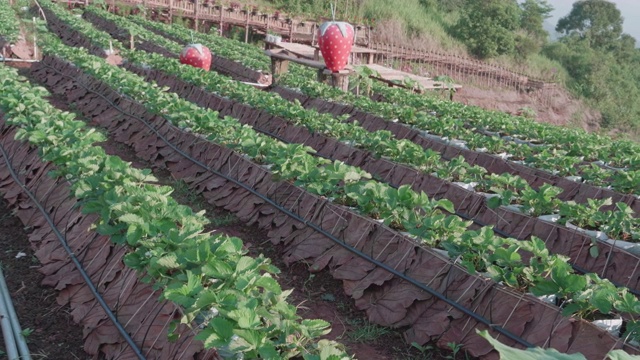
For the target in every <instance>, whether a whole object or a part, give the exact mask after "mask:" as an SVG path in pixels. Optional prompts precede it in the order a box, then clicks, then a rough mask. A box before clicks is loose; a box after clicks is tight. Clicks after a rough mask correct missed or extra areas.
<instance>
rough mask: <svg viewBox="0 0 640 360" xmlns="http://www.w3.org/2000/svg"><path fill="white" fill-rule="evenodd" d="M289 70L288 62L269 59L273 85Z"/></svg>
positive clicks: (273, 58) (273, 57)
mask: <svg viewBox="0 0 640 360" xmlns="http://www.w3.org/2000/svg"><path fill="white" fill-rule="evenodd" d="M288 70H289V60H285V59H278V58H276V57H275V56H272V57H271V74H273V83H274V84H275V83H276V82H277V81H278V79H279V78H280V76H281V75H282V74H286V73H287V71H288Z"/></svg>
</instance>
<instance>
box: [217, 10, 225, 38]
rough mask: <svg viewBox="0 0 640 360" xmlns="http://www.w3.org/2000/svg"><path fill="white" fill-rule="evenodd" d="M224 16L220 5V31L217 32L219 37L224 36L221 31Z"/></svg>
mask: <svg viewBox="0 0 640 360" xmlns="http://www.w3.org/2000/svg"><path fill="white" fill-rule="evenodd" d="M223 14H224V6H222V5H220V30H219V31H218V32H219V33H220V36H224V34H223V33H224V32H223V31H222V17H223Z"/></svg>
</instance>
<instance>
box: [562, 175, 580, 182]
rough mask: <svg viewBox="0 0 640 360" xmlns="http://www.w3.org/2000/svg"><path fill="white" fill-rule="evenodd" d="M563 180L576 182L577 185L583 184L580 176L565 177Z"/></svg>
mask: <svg viewBox="0 0 640 360" xmlns="http://www.w3.org/2000/svg"><path fill="white" fill-rule="evenodd" d="M565 179H567V180H571V181H575V182H578V183H581V182H583V180H582V176H565Z"/></svg>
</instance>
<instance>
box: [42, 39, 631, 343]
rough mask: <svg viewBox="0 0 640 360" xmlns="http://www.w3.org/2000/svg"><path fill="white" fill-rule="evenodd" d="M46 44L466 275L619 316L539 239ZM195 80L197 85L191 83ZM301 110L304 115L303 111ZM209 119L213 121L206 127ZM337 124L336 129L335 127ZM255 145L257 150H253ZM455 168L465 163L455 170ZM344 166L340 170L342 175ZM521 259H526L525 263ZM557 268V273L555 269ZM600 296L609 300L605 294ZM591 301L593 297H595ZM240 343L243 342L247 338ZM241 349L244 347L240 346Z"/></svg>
mask: <svg viewBox="0 0 640 360" xmlns="http://www.w3.org/2000/svg"><path fill="white" fill-rule="evenodd" d="M48 46H49V47H50V48H51V49H50V50H49V51H51V52H52V53H56V54H60V56H63V57H65V58H67V59H69V60H71V61H73V62H74V63H75V64H76V65H77V66H79V67H81V68H82V69H83V70H84V71H86V72H89V73H92V74H93V75H94V76H96V77H99V78H101V79H102V80H103V81H106V82H108V83H110V84H111V86H117V87H118V88H119V89H121V90H122V92H123V93H124V94H127V95H128V96H131V97H133V98H134V99H136V100H137V101H140V102H142V103H144V104H145V106H147V109H149V110H150V111H153V112H154V113H157V114H165V116H167V118H168V119H169V120H171V121H174V123H177V124H181V126H189V127H190V128H191V129H192V130H193V131H194V132H198V133H201V134H203V136H205V137H207V138H208V139H210V140H211V141H221V142H223V143H224V144H226V145H228V146H231V147H233V148H234V149H236V150H237V151H240V152H244V148H243V140H241V139H240V138H239V137H238V134H242V135H243V136H244V135H246V136H247V137H249V138H250V139H251V140H250V141H248V142H247V144H246V146H247V147H246V149H247V150H250V149H254V150H251V151H254V152H255V154H256V155H259V156H260V161H261V162H262V163H263V164H269V165H273V169H274V171H275V172H278V171H280V173H279V176H281V178H282V179H284V180H290V181H295V182H297V183H298V184H299V185H300V186H304V187H307V186H309V185H311V186H312V187H314V189H318V190H317V191H318V192H322V193H325V191H326V196H327V197H334V195H335V199H339V198H340V199H345V200H343V201H344V203H347V204H349V205H357V206H358V209H359V210H360V211H361V212H363V213H365V214H369V215H371V216H374V217H379V218H380V219H383V221H384V222H387V224H389V225H392V226H396V227H397V228H398V229H405V230H408V231H409V232H410V234H412V235H413V236H416V237H417V238H419V239H420V240H421V241H424V242H425V243H426V244H428V245H439V246H442V247H444V248H446V249H447V250H448V251H449V253H450V255H451V256H453V257H460V259H461V261H462V263H463V264H464V265H465V266H466V267H467V268H468V269H469V271H470V272H476V271H477V272H483V273H486V274H487V275H488V276H490V277H491V278H492V279H494V280H495V281H498V282H503V283H504V284H506V285H509V286H513V287H515V288H517V289H520V290H526V289H536V292H537V293H540V294H549V293H550V294H557V295H559V296H561V297H563V299H564V301H565V303H564V305H563V306H564V308H565V310H566V309H567V307H568V306H569V305H572V304H577V307H576V305H572V306H571V307H569V310H566V312H567V313H572V312H573V313H574V314H584V315H589V314H595V313H596V312H600V311H601V310H602V311H605V310H607V309H609V308H608V305H607V304H606V303H605V302H604V301H603V302H600V300H599V299H601V298H602V297H606V298H607V299H611V303H612V304H613V305H612V307H611V308H610V311H620V310H619V309H618V307H617V306H618V305H620V304H622V302H621V301H622V300H621V299H622V298H623V296H624V291H625V290H624V289H618V288H615V287H611V284H610V282H608V281H607V280H600V279H599V278H598V277H597V276H595V275H593V274H591V275H588V276H584V275H579V274H576V273H574V272H573V270H572V269H571V268H570V266H569V265H568V259H567V258H566V257H564V256H559V255H551V254H549V253H548V251H546V249H544V243H543V242H542V241H541V240H539V239H535V238H534V239H531V240H524V241H518V240H515V239H511V238H500V237H497V236H495V235H494V234H493V231H492V229H491V228H489V227H485V228H482V229H480V230H468V229H467V226H468V225H469V224H468V223H467V222H464V221H462V220H460V219H459V218H458V217H455V216H450V215H447V214H446V213H447V212H453V210H454V209H452V207H451V206H450V203H447V202H446V201H444V202H442V201H441V202H435V201H433V200H429V199H426V197H424V196H423V195H422V194H416V193H413V192H412V191H410V190H409V189H408V188H401V189H393V188H391V187H388V186H385V184H381V183H378V182H374V181H370V180H367V177H368V176H367V175H365V174H364V173H358V172H357V171H355V170H354V171H351V170H350V169H348V168H347V167H343V166H342V165H341V164H337V163H335V162H334V165H335V169H333V170H332V171H331V172H329V170H327V169H328V166H327V165H328V164H327V163H326V161H324V160H323V161H320V160H312V159H313V158H311V157H309V156H308V155H309V154H308V153H307V151H308V149H304V148H303V147H300V146H299V147H298V148H297V149H296V148H295V147H294V146H288V145H285V144H282V143H279V142H276V141H273V140H270V139H264V140H262V139H261V140H260V141H256V139H257V138H256V137H255V136H257V135H253V134H251V129H250V128H248V127H247V128H245V127H242V126H239V125H238V124H237V122H235V120H233V119H231V118H229V117H226V118H224V119H218V118H217V117H216V116H214V115H213V114H212V112H210V111H207V110H204V109H201V108H198V107H196V106H193V105H190V104H188V103H186V102H184V101H181V100H180V99H179V98H177V97H176V96H175V94H173V95H172V94H167V93H166V92H163V91H161V90H159V89H158V88H157V87H154V86H151V85H150V84H148V83H146V82H145V81H144V80H142V79H140V78H138V77H137V76H135V75H131V74H128V73H126V72H124V71H122V70H121V69H118V68H110V67H106V66H104V65H101V64H99V61H97V60H94V59H93V58H92V57H89V56H87V55H86V54H84V53H83V52H81V51H78V50H76V49H68V48H66V47H61V46H59V44H56V42H55V41H54V40H51V41H49V45H48ZM127 56H130V57H138V56H139V57H140V58H139V60H138V61H140V62H144V63H146V64H151V65H153V66H158V68H161V69H163V70H165V69H166V70H167V71H170V70H172V69H173V71H178V70H179V71H181V72H184V73H186V74H189V75H190V76H193V77H194V78H195V77H196V75H195V73H192V74H190V72H189V70H193V71H197V70H195V69H182V68H180V65H179V64H178V65H176V64H175V63H176V62H175V61H174V62H171V61H170V60H167V59H162V60H161V59H159V58H158V57H154V56H148V55H147V54H141V53H137V52H130V54H127ZM143 56H146V58H144V59H143ZM96 61H97V63H96ZM207 80H208V81H211V83H209V85H211V86H213V85H215V86H218V87H219V88H223V89H231V90H233V88H232V85H229V82H228V81H227V80H225V79H224V78H218V77H211V78H209V77H207ZM193 81H196V79H194V80H193ZM234 86H235V85H234ZM234 94H238V95H237V96H248V97H251V98H252V99H251V101H256V100H255V99H258V98H259V96H260V94H257V93H253V92H250V90H247V89H244V88H243V89H242V91H238V92H237V93H234ZM248 94H250V95H248ZM264 100H265V101H264V104H266V106H273V107H274V108H275V107H277V108H278V109H281V108H282V109H283V107H282V106H281V105H279V103H278V101H280V102H281V100H277V99H276V97H264ZM279 111H284V110H279ZM300 111H301V112H302V110H300ZM211 122H215V124H211ZM334 124H337V125H341V124H340V123H335V122H334ZM314 126H318V127H321V126H323V125H322V124H317V123H316V125H314ZM224 127H229V128H231V129H233V130H226V131H223V135H221V136H219V134H218V133H216V132H212V133H210V132H209V129H219V128H224ZM323 129H327V131H329V127H327V126H325V127H323ZM342 129H346V128H342ZM362 134H366V133H362ZM234 135H235V136H236V137H234ZM345 135H346V132H345ZM256 144H260V145H259V146H258V147H257V148H256ZM255 149H259V150H255ZM292 157H296V161H295V162H296V164H294V163H293V162H292V161H290V158H292ZM307 159H308V160H307ZM307 161H308V162H307ZM298 162H299V164H297V163H298ZM460 167H461V168H462V167H464V166H463V165H460ZM318 169H321V171H318ZM342 169H344V170H345V171H344V172H343V171H342ZM465 171H466V169H465ZM309 174H320V176H322V178H321V180H322V181H324V180H325V179H328V181H329V182H330V183H331V184H332V185H333V184H338V185H337V188H338V190H337V191H335V192H330V190H329V187H328V186H327V187H322V186H319V185H318V183H317V182H314V181H313V179H312V176H310V175H309ZM339 179H342V180H339ZM351 179H353V180H351ZM509 186H513V185H509ZM394 191H395V192H394ZM387 198H393V200H391V202H392V203H393V204H394V205H393V206H390V205H389V204H388V201H389V200H388V199H387ZM518 250H522V251H528V252H531V253H532V254H534V255H535V256H533V257H522V256H521V255H520V254H519V252H518ZM145 254H146V253H145ZM139 255H143V254H139ZM161 256H162V258H163V259H164V260H163V261H162V263H165V261H166V263H165V264H168V265H172V264H173V262H172V261H171V258H167V259H165V257H166V256H169V255H164V254H161ZM523 259H528V260H527V262H525V261H523ZM563 264H564V265H563ZM556 267H558V268H557V269H556ZM554 269H555V270H554ZM563 274H564V275H563ZM569 275H571V276H569ZM187 278H188V276H187ZM576 279H580V280H576ZM583 285H584V286H583ZM180 289H183V288H180ZM190 291H191V290H189V288H184V291H183V293H189V292H190ZM589 292H590V293H592V294H598V295H597V296H595V297H594V300H591V298H590V297H589V296H587V295H588V293H589ZM603 294H608V295H606V296H604V295H603ZM595 298H597V299H598V300H595ZM587 299H589V300H587ZM626 306H627V307H633V306H634V305H633V304H628V305H626ZM216 310H217V313H216V312H215V311H213V312H212V311H209V313H207V314H212V313H216V314H220V313H221V312H220V310H219V309H218V307H216ZM229 316H233V317H232V319H236V318H237V319H240V318H241V317H240V316H239V315H238V314H235V313H234V315H229ZM234 317H235V318H234ZM195 319H200V320H198V321H202V322H203V323H204V322H205V321H208V320H207V319H209V321H213V320H215V317H213V318H211V315H206V316H205V315H203V314H202V313H201V314H199V315H196V316H195ZM211 319H213V320H211ZM243 319H244V320H243V323H245V321H246V322H247V323H251V322H252V318H251V317H249V318H247V319H245V318H243ZM227 321H229V320H227ZM234 321H236V320H234ZM213 335H215V337H214V338H212V339H213V340H217V339H219V338H221V337H224V336H226V335H228V334H213ZM229 339H230V340H231V341H232V342H234V341H236V340H238V339H237V338H234V337H233V336H231V338H229ZM245 341H248V340H246V339H245ZM234 344H235V343H234ZM256 344H258V343H256ZM243 346H248V345H246V344H243ZM251 351H253V350H251Z"/></svg>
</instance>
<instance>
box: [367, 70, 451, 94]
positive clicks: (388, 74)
mask: <svg viewBox="0 0 640 360" xmlns="http://www.w3.org/2000/svg"><path fill="white" fill-rule="evenodd" d="M362 66H366V67H368V68H369V69H371V70H374V71H376V72H377V73H378V74H379V75H380V77H377V76H374V77H373V78H374V79H377V80H380V81H382V82H385V83H387V84H390V85H396V86H402V84H397V83H395V82H394V81H400V82H402V81H403V80H404V79H405V78H409V79H411V80H413V81H416V82H417V83H418V84H420V86H422V87H423V88H425V89H427V90H434V89H449V88H453V89H460V88H462V86H461V85H458V84H451V85H450V86H447V84H445V83H443V82H441V81H434V80H433V79H431V78H427V77H424V76H418V75H414V74H410V73H407V72H404V71H400V70H395V69H391V68H388V67H384V66H381V65H377V64H368V65H362Z"/></svg>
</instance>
